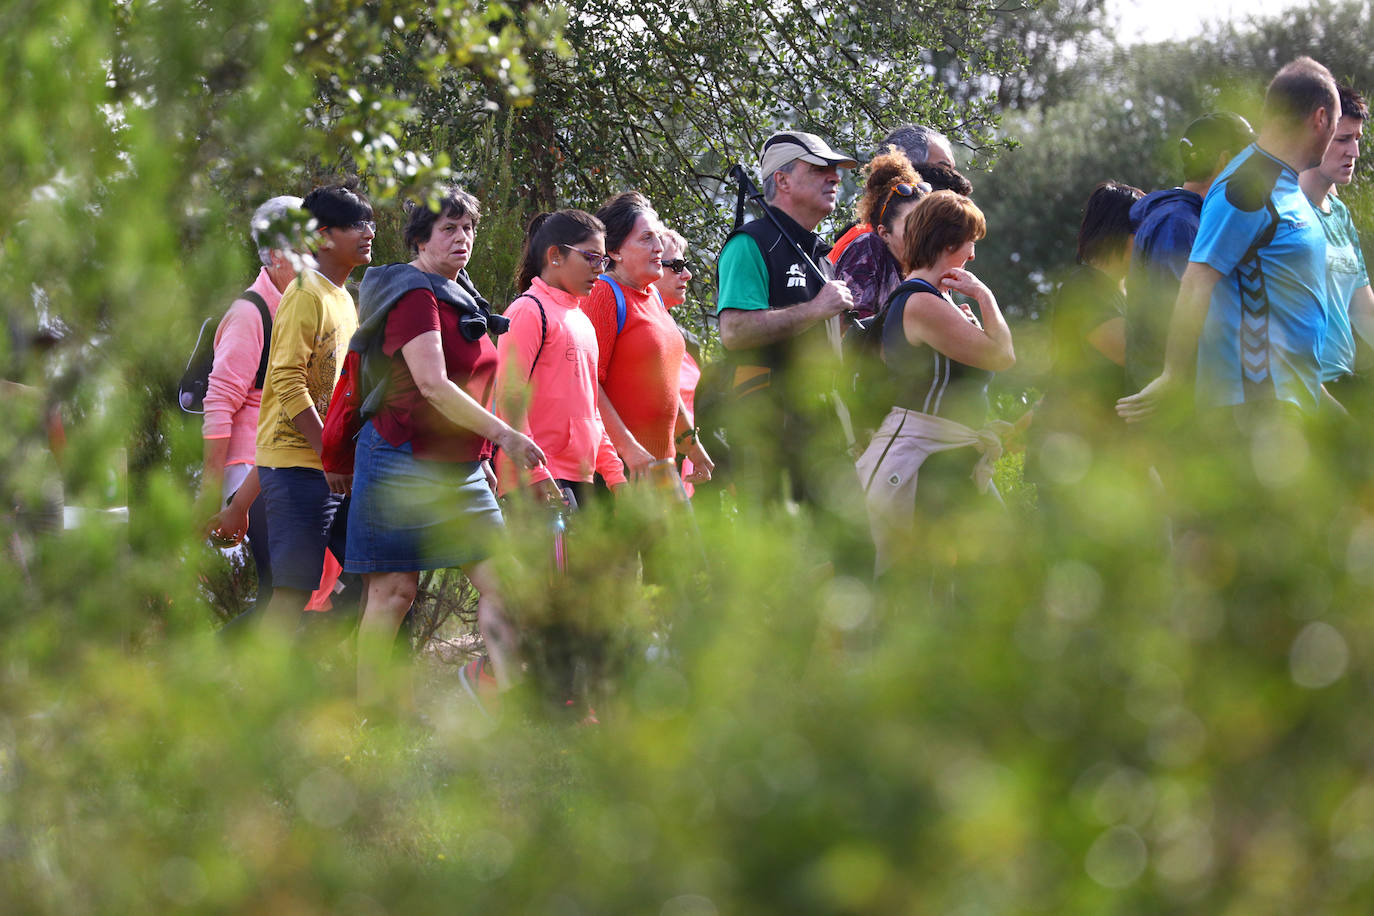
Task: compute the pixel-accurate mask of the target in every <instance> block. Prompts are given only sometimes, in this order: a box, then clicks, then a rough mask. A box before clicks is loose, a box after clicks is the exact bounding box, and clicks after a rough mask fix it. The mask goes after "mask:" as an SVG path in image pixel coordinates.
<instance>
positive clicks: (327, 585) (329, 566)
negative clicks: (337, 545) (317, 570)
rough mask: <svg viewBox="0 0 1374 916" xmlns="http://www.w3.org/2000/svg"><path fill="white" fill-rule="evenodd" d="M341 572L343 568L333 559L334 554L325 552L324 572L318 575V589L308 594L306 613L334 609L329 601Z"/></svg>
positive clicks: (332, 603)
mask: <svg viewBox="0 0 1374 916" xmlns="http://www.w3.org/2000/svg"><path fill="white" fill-rule="evenodd" d="M342 572H343V567H342V566H340V565H339V561H338V560H336V559H334V552H333V551H332V550H326V551H325V552H324V571H323V573H322V574H321V575H320V587H319V588H317V589H315V590H314V591H313V592H311V593H310V600H309V601H307V602H306V603H305V609H306V610H307V611H328V610H330V609H332V608H333V607H334V602H333V601H332V600H330V599H331V598H332V596H333V594H334V583H335V582H338V581H339V574H340V573H342Z"/></svg>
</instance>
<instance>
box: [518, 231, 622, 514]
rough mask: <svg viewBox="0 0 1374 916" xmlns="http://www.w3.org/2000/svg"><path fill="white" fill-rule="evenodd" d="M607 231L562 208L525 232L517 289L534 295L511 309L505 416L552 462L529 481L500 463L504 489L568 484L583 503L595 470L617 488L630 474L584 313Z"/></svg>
mask: <svg viewBox="0 0 1374 916" xmlns="http://www.w3.org/2000/svg"><path fill="white" fill-rule="evenodd" d="M605 231H606V230H605V227H603V226H602V224H601V221H600V220H598V219H597V218H596V217H594V216H592V215H591V214H590V213H585V212H583V211H581V210H560V211H558V212H557V213H541V214H540V215H539V216H536V217H535V218H534V219H533V220H532V221H531V222H530V225H529V229H528V231H527V232H526V233H525V251H524V254H523V256H522V257H521V260H520V269H519V271H518V273H517V275H516V287H517V288H518V289H524V290H525V292H524V293H522V294H520V295H519V296H517V297H516V298H515V299H514V300H513V301H512V302H511V304H510V306H509V307H508V308H507V309H506V317H507V318H509V319H510V322H511V325H510V331H509V332H507V333H506V334H505V335H504V336H502V337H501V339H500V342H499V344H498V346H497V355H498V357H499V359H500V370H499V371H500V375H499V382H498V386H497V391H496V406H497V413H498V414H500V415H501V416H502V417H503V418H504V419H505V420H506V421H507V422H508V423H510V424H511V425H512V426H514V427H516V428H517V429H521V430H523V431H524V432H525V433H527V434H528V435H529V436H530V438H532V439H534V441H535V442H536V443H538V445H539V447H540V448H541V449H543V450H544V455H545V457H546V459H547V465H545V466H541V467H537V468H535V469H534V470H533V471H531V472H528V477H527V479H520V477H519V476H517V474H516V472H515V469H514V468H513V467H511V465H510V464H509V463H508V462H505V461H501V462H499V463H498V468H497V476H498V478H499V479H500V484H501V492H502V493H503V494H504V493H507V492H510V491H511V490H513V489H515V488H517V487H520V486H526V485H532V486H534V487H536V488H537V490H538V491H539V492H541V493H543V494H544V495H554V494H553V492H552V490H553V488H554V487H555V486H556V487H567V488H569V489H571V490H572V491H573V494H574V496H576V497H577V499H578V501H579V502H585V501H586V499H587V498H588V497H590V496H591V491H592V476H593V473H594V472H595V473H599V474H600V475H601V476H602V477H603V478H604V479H605V481H606V485H607V486H609V487H610V488H611V489H612V490H615V489H616V488H618V487H620V486H623V485H624V483H625V469H624V466H623V465H622V464H621V461H620V458H619V456H618V455H617V454H616V451H615V446H613V445H612V444H611V439H610V436H608V435H607V434H606V427H605V425H604V424H603V423H602V422H601V413H600V411H599V410H598V409H597V405H596V365H597V343H596V332H595V330H593V328H592V323H591V321H590V320H589V319H588V318H587V316H586V315H585V314H584V313H583V312H582V309H581V308H580V306H581V302H582V300H583V298H584V297H585V296H586V295H587V293H588V292H589V291H590V290H591V288H592V283H593V282H595V280H596V277H597V275H598V274H599V273H600V272H601V270H602V269H603V268H604V267H605V265H606V241H605Z"/></svg>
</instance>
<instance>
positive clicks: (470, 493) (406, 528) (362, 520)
mask: <svg viewBox="0 0 1374 916" xmlns="http://www.w3.org/2000/svg"><path fill="white" fill-rule="evenodd" d="M504 525H505V522H504V520H503V519H502V517H501V508H500V506H498V505H497V503H496V497H495V495H494V494H493V493H492V492H491V488H490V487H488V486H487V479H486V475H484V474H483V473H482V467H481V464H480V463H479V462H476V461H465V462H446V461H425V460H422V459H417V458H416V457H415V456H414V454H413V452H412V449H411V445H410V443H409V442H407V443H405V444H404V445H402V446H399V447H397V446H394V445H392V444H391V443H389V442H387V441H386V440H385V439H383V438H382V436H381V434H380V433H378V432H377V429H376V427H374V426H373V425H372V423H371V422H368V423H365V424H363V429H362V432H361V433H360V434H359V435H358V450H357V453H356V457H355V459H354V465H353V494H352V498H351V499H350V506H349V510H348V558H347V559H346V560H345V561H344V569H345V570H346V571H348V572H356V573H372V572H410V571H412V570H422V569H448V568H450V567H454V566H466V565H468V564H470V563H477V562H480V561H481V560H484V559H486V558H487V557H489V556H491V553H492V551H493V550H494V549H495V544H496V541H497V539H498V538H499V537H500V535H501V533H502V530H503V528H504Z"/></svg>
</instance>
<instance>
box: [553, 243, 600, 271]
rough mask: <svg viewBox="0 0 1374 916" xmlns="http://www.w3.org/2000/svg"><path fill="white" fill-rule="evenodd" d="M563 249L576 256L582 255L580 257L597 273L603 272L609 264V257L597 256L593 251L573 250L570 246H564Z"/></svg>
mask: <svg viewBox="0 0 1374 916" xmlns="http://www.w3.org/2000/svg"><path fill="white" fill-rule="evenodd" d="M563 247H564V248H566V249H568V250H569V251H576V252H577V253H578V254H580V255H582V257H584V258H586V259H587V264H588V266H590V267H591V269H592V270H595V271H597V272H600V271H603V270H605V269H606V265H607V264H609V263H611V256H610V255H606V254H598V253H597V252H595V251H583V250H582V249H581V248H574V247H573V246H571V245H564V246H563Z"/></svg>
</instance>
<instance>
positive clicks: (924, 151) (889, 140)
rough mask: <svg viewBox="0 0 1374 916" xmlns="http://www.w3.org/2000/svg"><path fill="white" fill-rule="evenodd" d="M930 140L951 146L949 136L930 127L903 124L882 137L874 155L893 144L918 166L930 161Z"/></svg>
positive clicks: (879, 153) (885, 150) (883, 151)
mask: <svg viewBox="0 0 1374 916" xmlns="http://www.w3.org/2000/svg"><path fill="white" fill-rule="evenodd" d="M932 142H935V143H943V144H944V145H945V146H949V147H950V148H951V149H952V148H953V145H952V144H951V143H950V142H949V138H948V137H946V136H945V135H944V134H942V133H940V132H939V131H938V130H935V129H934V128H932V127H922V126H921V125H920V124H903V125H902V126H901V127H898V128H897V129H896V130H894V131H892V133H890V134H888V135H887V136H886V137H883V141H882V142H881V143H879V144H878V153H877V154H876V155H881V154H882V153H885V152H887V148H888V147H889V146H895V147H897V149H899V150H901V151H902V152H904V153H906V157H907V158H908V159H910V160H911V164H912V165H914V166H916V167H917V168H920V167H921V166H922V165H924V164H926V163H927V162H929V161H930V145H931V143H932Z"/></svg>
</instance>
